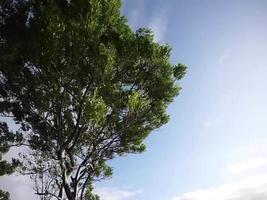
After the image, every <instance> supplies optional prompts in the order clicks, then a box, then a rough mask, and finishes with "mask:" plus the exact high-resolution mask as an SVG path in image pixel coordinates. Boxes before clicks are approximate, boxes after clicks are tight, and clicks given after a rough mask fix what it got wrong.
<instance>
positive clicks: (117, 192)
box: [94, 187, 141, 200]
mask: <svg viewBox="0 0 267 200" xmlns="http://www.w3.org/2000/svg"><path fill="white" fill-rule="evenodd" d="M94 192H95V193H96V194H98V195H99V196H100V199H102V200H126V199H130V198H131V197H133V196H136V195H137V194H140V193H141V191H140V190H138V191H129V190H124V189H119V188H110V187H97V188H95V189H94Z"/></svg>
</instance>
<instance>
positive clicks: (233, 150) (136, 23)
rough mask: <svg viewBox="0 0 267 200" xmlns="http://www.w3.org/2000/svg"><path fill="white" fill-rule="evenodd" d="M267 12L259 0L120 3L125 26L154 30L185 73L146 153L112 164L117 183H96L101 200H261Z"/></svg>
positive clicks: (266, 148)
mask: <svg viewBox="0 0 267 200" xmlns="http://www.w3.org/2000/svg"><path fill="white" fill-rule="evenodd" d="M266 10H267V1H264V0H262V1H256V0H253V1H252V0H250V1H246V0H242V1H241V0H240V1H238V0H234V1H230V0H224V1H219V0H209V1H205V0H203V1H197V0H183V1H182V0H177V1H175V0H164V1H163V0H124V1H123V10H122V13H123V14H124V15H126V17H127V18H128V21H129V24H130V25H131V27H132V28H133V29H136V28H138V27H150V28H152V30H153V31H154V33H155V39H156V41H158V42H160V43H168V44H170V45H171V46H172V48H173V51H172V57H171V62H172V63H177V62H183V63H185V64H187V65H188V73H187V75H186V77H185V79H184V80H183V81H182V82H181V83H180V84H181V86H182V87H183V90H182V92H181V95H180V96H179V97H177V98H176V99H175V101H174V102H173V103H172V104H171V106H170V107H169V109H168V112H169V114H170V116H171V120H170V122H169V123H168V124H167V125H165V126H164V127H162V128H161V129H159V130H156V131H154V132H153V133H152V134H151V135H150V136H149V137H148V138H147V140H146V144H147V152H145V153H144V154H142V155H131V156H129V155H128V156H126V157H123V158H118V159H116V160H115V161H113V162H111V164H112V166H114V176H113V178H112V179H111V180H109V181H104V182H102V183H101V184H97V185H96V186H97V188H96V190H97V191H98V192H99V193H100V194H102V196H103V197H104V198H105V199H106V200H117V199H118V200H122V199H123V200H124V199H129V200H131V199H138V200H147V199H153V200H173V199H175V200H178V199H179V200H180V199H181V200H202V199H213V200H214V199H215V200H221V199H222V200H224V199H242V200H244V199H249V198H250V199H252V198H254V199H256V200H263V199H266V194H267V190H266V189H265V188H266V187H267V186H266V184H267V179H266V173H267V160H266V159H267V156H266V155H267V128H266V125H267V117H266V113H267V78H266V77H267V37H266V35H267V26H266V25H267V13H266ZM255 182H257V184H258V185H257V184H256V185H255V184H254V183H255ZM264 187H265V188H264ZM112 191H113V193H112ZM242 191H246V192H242ZM220 193H223V194H224V195H220ZM111 194H112V195H111Z"/></svg>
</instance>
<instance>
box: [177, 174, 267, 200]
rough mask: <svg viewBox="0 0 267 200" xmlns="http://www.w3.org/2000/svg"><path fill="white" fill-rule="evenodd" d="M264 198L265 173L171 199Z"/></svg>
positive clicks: (265, 189) (247, 199)
mask: <svg viewBox="0 0 267 200" xmlns="http://www.w3.org/2000/svg"><path fill="white" fill-rule="evenodd" d="M207 199H212V200H265V199H267V174H261V175H258V176H254V177H250V178H248V179H244V180H241V181H239V182H235V183H230V184H222V185H221V186H218V187H211V188H206V189H199V190H196V191H193V192H188V193H185V194H183V195H181V196H177V197H174V198H172V200H207Z"/></svg>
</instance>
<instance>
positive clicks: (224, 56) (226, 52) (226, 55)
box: [219, 49, 230, 64]
mask: <svg viewBox="0 0 267 200" xmlns="http://www.w3.org/2000/svg"><path fill="white" fill-rule="evenodd" d="M229 56H230V51H229V49H225V50H224V51H223V53H222V54H221V55H220V57H219V63H220V64H223V63H224V62H225V61H226V60H227V59H228V58H229Z"/></svg>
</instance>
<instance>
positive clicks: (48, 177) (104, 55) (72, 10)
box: [0, 0, 186, 200]
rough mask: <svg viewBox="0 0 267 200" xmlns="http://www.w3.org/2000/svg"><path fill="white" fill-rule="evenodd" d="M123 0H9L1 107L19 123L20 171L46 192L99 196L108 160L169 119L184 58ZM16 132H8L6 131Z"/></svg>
mask: <svg viewBox="0 0 267 200" xmlns="http://www.w3.org/2000/svg"><path fill="white" fill-rule="evenodd" d="M120 6H121V2H120V0H75V1H67V0H43V1H41V0H21V1H13V0H4V1H1V2H0V27H1V28H0V55H1V57H0V86H1V87H0V112H1V115H2V116H3V117H4V118H2V119H5V118H7V117H11V118H12V119H14V120H15V122H16V123H17V124H18V125H20V129H19V130H18V131H17V133H16V134H13V135H15V136H14V138H13V139H12V142H11V144H12V145H13V146H14V145H16V146H21V145H23V146H25V148H28V149H29V151H28V152H29V153H28V154H22V155H21V158H22V159H21V162H20V165H19V166H20V167H19V171H20V172H21V173H22V174H25V175H30V177H31V178H32V180H33V181H34V185H35V190H36V194H37V195H39V196H40V197H41V198H42V199H66V198H67V199H69V200H74V199H81V200H82V199H98V197H97V196H95V195H93V194H92V186H91V184H92V183H93V182H94V181H96V180H101V179H103V178H105V177H109V176H111V174H112V169H111V168H110V167H109V166H107V165H106V161H107V160H110V159H112V158H113V157H114V156H116V155H118V156H121V155H124V154H126V153H140V152H143V151H144V150H145V145H144V144H143V143H142V142H143V140H144V139H145V138H146V137H147V136H148V135H149V133H150V132H151V131H152V130H154V129H156V128H159V127H160V126H162V125H163V124H165V123H167V121H168V115H167V114H166V108H167V106H168V105H169V104H170V103H171V102H172V101H173V99H174V97H175V96H176V95H178V93H179V90H180V87H179V85H178V83H177V80H180V79H181V78H182V77H183V76H184V74H185V71H186V67H185V65H183V64H178V65H172V64H171V63H170V62H169V57H170V52H171V48H170V47H169V46H168V45H160V44H158V43H155V42H154V41H153V34H152V32H151V31H150V30H148V29H144V28H142V29H139V30H137V31H136V32H133V31H132V30H131V29H130V28H129V26H128V25H127V23H126V20H125V18H124V17H122V16H121V14H120ZM7 135H8V131H3V132H1V136H3V137H6V136H7Z"/></svg>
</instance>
